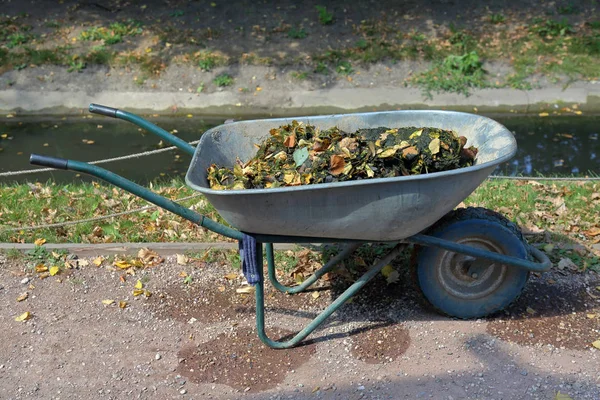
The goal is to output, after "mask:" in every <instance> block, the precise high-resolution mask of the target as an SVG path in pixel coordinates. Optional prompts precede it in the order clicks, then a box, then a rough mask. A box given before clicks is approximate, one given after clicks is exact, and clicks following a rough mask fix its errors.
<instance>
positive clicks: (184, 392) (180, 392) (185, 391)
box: [179, 389, 187, 394]
mask: <svg viewBox="0 0 600 400" xmlns="http://www.w3.org/2000/svg"><path fill="white" fill-rule="evenodd" d="M186 393H187V390H185V389H181V390H180V391H179V394H186Z"/></svg>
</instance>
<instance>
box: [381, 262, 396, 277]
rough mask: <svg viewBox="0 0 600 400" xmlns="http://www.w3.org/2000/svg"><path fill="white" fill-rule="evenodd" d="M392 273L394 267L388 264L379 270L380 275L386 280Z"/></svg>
mask: <svg viewBox="0 0 600 400" xmlns="http://www.w3.org/2000/svg"><path fill="white" fill-rule="evenodd" d="M393 271H394V267H392V266H391V265H390V264H388V265H386V266H385V267H383V268H382V269H381V275H383V276H385V277H386V278H387V277H388V276H390V274H391V273H392V272H393Z"/></svg>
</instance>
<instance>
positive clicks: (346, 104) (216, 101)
mask: <svg viewBox="0 0 600 400" xmlns="http://www.w3.org/2000/svg"><path fill="white" fill-rule="evenodd" d="M90 103H98V104H105V105H109V106H111V107H115V108H121V109H124V110H127V111H130V112H135V113H141V114H159V115H173V114H183V115H185V114H193V115H194V116H224V117H235V116H238V117H239V116H244V117H245V118H249V117H264V116H294V115H311V114H335V113H349V112H367V111H382V110H398V109H448V110H456V111H466V112H478V113H519V114H523V113H537V112H549V113H552V112H554V111H557V112H559V111H560V108H562V107H572V106H573V105H574V104H576V107H577V110H580V111H582V112H583V113H587V114H589V113H594V114H597V113H600V82H597V81H595V82H575V83H574V84H572V85H571V86H569V87H567V88H563V87H558V86H556V87H546V88H542V89H535V90H529V91H523V90H514V89H481V90H474V91H473V93H472V94H471V95H470V96H468V97H465V96H463V95H457V94H454V93H442V94H437V95H434V96H433V98H432V99H426V98H425V97H424V96H423V94H422V92H421V91H420V90H419V89H414V88H386V87H376V88H351V89H349V88H332V89H323V90H314V91H307V90H298V91H293V92H290V91H289V90H288V91H269V92H268V93H260V95H257V96H253V95H248V94H246V93H240V92H235V91H223V92H215V93H207V94H204V93H200V94H195V93H186V92H147V91H140V92H116V91H103V92H96V93H89V92H86V91H72V92H69V91H21V90H2V91H0V113H1V114H6V115H11V116H21V115H72V114H82V113H87V107H88V105H89V104H90Z"/></svg>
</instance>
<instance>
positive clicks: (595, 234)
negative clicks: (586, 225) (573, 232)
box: [583, 227, 600, 236]
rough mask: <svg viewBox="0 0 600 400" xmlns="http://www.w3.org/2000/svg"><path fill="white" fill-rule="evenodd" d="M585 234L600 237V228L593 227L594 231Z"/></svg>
mask: <svg viewBox="0 0 600 400" xmlns="http://www.w3.org/2000/svg"><path fill="white" fill-rule="evenodd" d="M583 233H585V234H586V235H587V236H598V235H600V228H598V227H593V228H592V229H590V230H588V231H585V232H583Z"/></svg>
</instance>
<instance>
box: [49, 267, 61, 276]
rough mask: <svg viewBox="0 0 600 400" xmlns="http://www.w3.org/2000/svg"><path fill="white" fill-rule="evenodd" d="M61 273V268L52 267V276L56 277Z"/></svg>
mask: <svg viewBox="0 0 600 400" xmlns="http://www.w3.org/2000/svg"><path fill="white" fill-rule="evenodd" d="M59 272H60V268H58V267H57V266H56V265H55V266H54V267H50V276H54V275H56V274H58V273H59Z"/></svg>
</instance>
